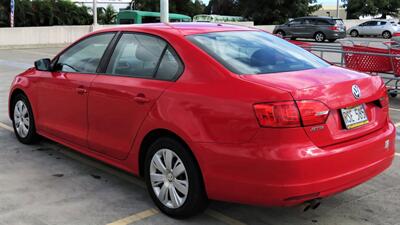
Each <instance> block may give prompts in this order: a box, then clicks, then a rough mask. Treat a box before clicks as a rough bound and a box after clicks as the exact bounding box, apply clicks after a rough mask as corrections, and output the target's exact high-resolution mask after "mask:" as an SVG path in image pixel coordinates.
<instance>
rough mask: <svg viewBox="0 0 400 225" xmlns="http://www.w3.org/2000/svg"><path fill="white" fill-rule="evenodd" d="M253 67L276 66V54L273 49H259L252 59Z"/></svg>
mask: <svg viewBox="0 0 400 225" xmlns="http://www.w3.org/2000/svg"><path fill="white" fill-rule="evenodd" d="M250 64H251V66H253V67H261V66H269V65H275V64H276V52H275V51H274V50H272V49H265V48H263V49H259V50H257V51H255V52H254V53H253V54H252V55H251V58H250Z"/></svg>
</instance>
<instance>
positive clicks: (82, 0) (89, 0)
mask: <svg viewBox="0 0 400 225" xmlns="http://www.w3.org/2000/svg"><path fill="white" fill-rule="evenodd" d="M72 2H75V3H76V4H82V5H85V6H87V7H89V8H92V7H93V0H72ZM130 3H131V0H97V7H98V8H101V7H103V8H106V7H107V6H108V5H111V6H112V7H113V8H114V9H115V10H116V11H119V9H125V8H126V7H128V6H129V5H130Z"/></svg>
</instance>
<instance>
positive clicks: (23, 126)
mask: <svg viewBox="0 0 400 225" xmlns="http://www.w3.org/2000/svg"><path fill="white" fill-rule="evenodd" d="M14 125H15V129H16V130H17V133H18V135H19V136H20V137H22V138H25V137H26V136H28V132H29V127H30V118H29V112H28V108H27V107H26V105H25V103H24V102H23V101H21V100H19V101H18V102H17V103H16V104H15V107H14Z"/></svg>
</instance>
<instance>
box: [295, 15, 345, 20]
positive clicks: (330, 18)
mask: <svg viewBox="0 0 400 225" xmlns="http://www.w3.org/2000/svg"><path fill="white" fill-rule="evenodd" d="M296 19H324V20H341V19H340V18H335V17H329V16H304V17H299V18H296Z"/></svg>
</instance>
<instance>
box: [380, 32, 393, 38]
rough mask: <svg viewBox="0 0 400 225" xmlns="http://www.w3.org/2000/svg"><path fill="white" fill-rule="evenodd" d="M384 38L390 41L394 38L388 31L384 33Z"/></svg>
mask: <svg viewBox="0 0 400 225" xmlns="http://www.w3.org/2000/svg"><path fill="white" fill-rule="evenodd" d="M382 37H383V38H385V39H390V38H392V33H390V31H387V30H386V31H383V33H382Z"/></svg>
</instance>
